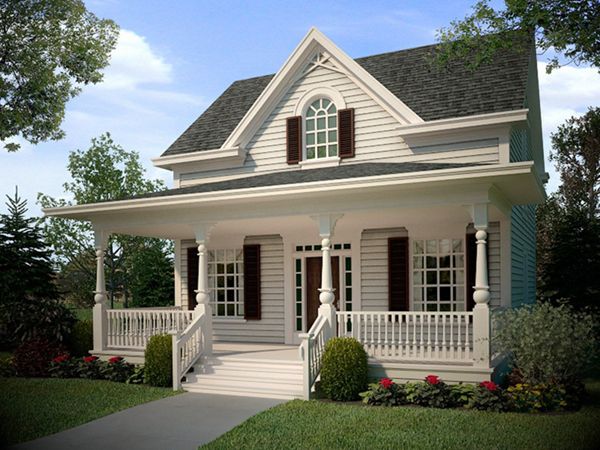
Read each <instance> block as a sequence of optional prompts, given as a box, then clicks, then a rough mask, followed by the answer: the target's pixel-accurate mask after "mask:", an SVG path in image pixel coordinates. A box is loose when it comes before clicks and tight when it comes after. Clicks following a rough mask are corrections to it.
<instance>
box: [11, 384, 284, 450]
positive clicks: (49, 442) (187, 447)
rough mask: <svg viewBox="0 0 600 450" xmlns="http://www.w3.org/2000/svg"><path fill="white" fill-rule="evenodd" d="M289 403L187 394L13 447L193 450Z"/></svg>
mask: <svg viewBox="0 0 600 450" xmlns="http://www.w3.org/2000/svg"><path fill="white" fill-rule="evenodd" d="M284 401H285V400H275V399H266V398H250V397H234V396H228V395H213V394H193V393H185V394H181V395H176V396H174V397H168V398H165V399H161V400H156V401H153V402H150V403H145V404H143V405H139V406H135V407H133V408H130V409H127V410H125V411H121V412H118V413H115V414H111V415H109V416H106V417H103V418H101V419H97V420H94V421H92V422H89V423H86V424H85V425H81V426H78V427H75V428H71V429H70V430H66V431H62V432H60V433H56V434H53V435H51V436H46V437H43V438H40V439H36V440H34V441H30V442H26V443H24V444H19V445H17V446H14V447H12V448H13V449H15V450H16V449H23V450H24V449H32V450H33V449H40V450H42V449H44V450H54V449H56V450H58V449H60V450H70V449H78V450H79V449H83V450H96V449H98V450H100V449H102V450H105V449H111V450H119V449H149V450H154V449H156V450H179V449H183V450H191V449H194V450H195V449H197V448H198V446H199V445H202V444H205V443H207V442H210V441H212V440H213V439H215V438H216V437H218V436H220V435H221V434H223V433H225V432H226V431H228V430H230V429H232V428H233V427H235V426H236V425H238V424H240V423H242V422H243V421H244V420H246V419H248V418H249V417H251V416H253V415H255V414H257V413H259V412H261V411H263V410H265V409H268V408H270V407H272V406H275V405H277V404H279V403H283V402H284Z"/></svg>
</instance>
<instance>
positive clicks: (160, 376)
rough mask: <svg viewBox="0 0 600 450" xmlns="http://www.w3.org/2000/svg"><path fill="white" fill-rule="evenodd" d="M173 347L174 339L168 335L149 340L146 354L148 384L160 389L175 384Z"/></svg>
mask: <svg viewBox="0 0 600 450" xmlns="http://www.w3.org/2000/svg"><path fill="white" fill-rule="evenodd" d="M172 346H173V344H172V338H171V336H170V335H168V334H158V335H155V336H152V337H151V338H150V339H149V340H148V345H146V352H145V354H144V356H145V360H146V365H145V370H144V376H145V382H146V383H148V384H150V385H151V386H158V387H169V386H171V385H172V384H173V369H172V366H173V364H172V351H173V349H172Z"/></svg>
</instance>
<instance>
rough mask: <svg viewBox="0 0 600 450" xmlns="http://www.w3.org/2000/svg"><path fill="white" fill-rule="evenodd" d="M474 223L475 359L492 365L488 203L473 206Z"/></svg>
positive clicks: (483, 365) (481, 365) (481, 363)
mask: <svg viewBox="0 0 600 450" xmlns="http://www.w3.org/2000/svg"><path fill="white" fill-rule="evenodd" d="M473 223H474V226H475V229H476V230H477V233H476V234H475V239H476V243H477V258H476V266H475V286H473V288H474V292H473V300H474V301H475V306H474V307H473V359H474V365H475V366H477V367H487V368H489V367H490V363H491V361H490V344H491V333H490V331H491V330H490V308H489V306H488V304H489V301H490V286H489V281H488V265H487V259H488V258H487V236H488V235H487V228H488V209H487V204H480V205H474V206H473Z"/></svg>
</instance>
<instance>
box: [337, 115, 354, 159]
mask: <svg viewBox="0 0 600 450" xmlns="http://www.w3.org/2000/svg"><path fill="white" fill-rule="evenodd" d="M338 145H339V147H340V158H352V157H353V156H354V108H349V109H340V110H339V111H338Z"/></svg>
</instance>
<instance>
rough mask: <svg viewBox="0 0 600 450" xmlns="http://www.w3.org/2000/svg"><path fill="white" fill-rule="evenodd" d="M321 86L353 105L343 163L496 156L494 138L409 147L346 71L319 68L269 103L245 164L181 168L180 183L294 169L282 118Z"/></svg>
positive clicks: (484, 160) (494, 158)
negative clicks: (350, 151) (348, 154)
mask: <svg viewBox="0 0 600 450" xmlns="http://www.w3.org/2000/svg"><path fill="white" fill-rule="evenodd" d="M321 86H325V87H329V88H332V89H335V90H337V91H339V92H340V93H341V95H342V96H343V97H344V100H345V101H346V107H347V108H354V109H355V142H356V156H355V157H354V158H351V159H348V160H344V161H342V164H352V163H356V162H363V161H373V162H406V161H413V162H414V161H436V162H456V163H461V162H462V163H464V162H469V163H472V162H480V163H495V162H498V142H497V140H496V139H479V140H474V141H470V142H457V143H453V144H444V145H437V146H428V147H416V148H412V149H411V148H409V147H408V145H407V144H406V143H405V142H404V141H403V139H402V138H401V137H400V132H399V131H398V127H399V125H400V124H399V123H398V122H397V121H396V120H395V119H394V118H393V117H392V116H391V115H390V114H389V113H388V112H387V111H385V110H384V109H383V107H381V106H380V105H378V104H377V103H376V102H375V101H374V100H373V99H372V98H371V97H370V96H369V95H367V94H366V93H365V92H364V91H362V90H361V89H360V88H359V87H358V86H357V85H356V84H355V83H354V82H353V81H351V80H350V79H349V78H348V77H347V76H346V75H344V74H341V73H338V72H334V71H331V70H328V69H325V68H318V69H315V70H313V71H312V72H310V73H309V74H308V75H306V76H305V77H303V78H301V79H299V80H298V81H296V82H295V83H294V84H293V85H292V86H291V88H290V89H289V90H288V92H287V93H286V94H285V95H284V96H283V98H282V99H281V101H280V102H279V104H278V105H277V106H276V107H275V108H274V109H273V111H272V113H271V114H270V116H269V117H268V118H267V120H266V121H265V122H264V124H263V125H262V126H261V127H260V129H259V130H258V132H257V133H256V134H255V136H254V137H253V138H252V139H251V141H250V143H249V145H248V146H247V149H248V154H247V157H246V161H245V163H244V166H243V167H240V168H236V169H227V170H213V171H209V172H204V173H201V172H196V173H189V174H183V175H182V177H181V181H182V186H184V185H190V184H194V183H198V182H201V181H206V180H201V179H202V178H205V177H223V176H232V175H243V174H250V173H255V172H268V171H281V170H297V169H298V166H297V165H288V164H287V163H286V150H285V120H286V119H287V118H288V117H290V116H293V115H294V108H295V107H296V104H297V102H298V101H299V99H300V98H301V97H302V95H303V94H305V93H306V92H307V91H309V90H311V89H313V88H315V87H321Z"/></svg>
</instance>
